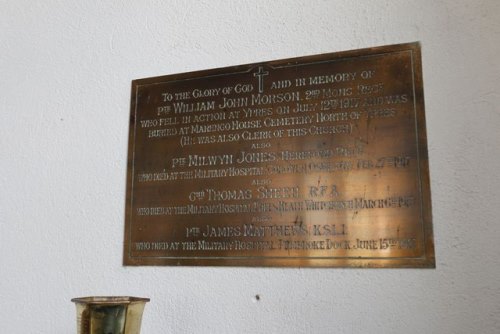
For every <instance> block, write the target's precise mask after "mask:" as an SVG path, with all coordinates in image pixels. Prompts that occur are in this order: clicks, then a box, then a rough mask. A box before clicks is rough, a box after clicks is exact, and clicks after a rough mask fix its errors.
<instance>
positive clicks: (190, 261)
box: [124, 43, 434, 267]
mask: <svg viewBox="0 0 500 334" xmlns="http://www.w3.org/2000/svg"><path fill="white" fill-rule="evenodd" d="M420 66H421V61H420V47H419V45H418V43H412V44H403V45H393V46H386V47H379V48H373V49H366V50H358V51H349V52H344V53H337V54H325V55H319V56H311V57H303V58H296V59H287V60H280V61H274V62H268V63H259V64H250V65H242V66H236V67H232V68H223V69H215V70H208V71H201V72H193V73H187V74H178V75H170V76H164V77H157V78H149V79H140V80H135V81H133V83H132V103H131V104H132V107H131V127H130V136H129V138H130V139H129V167H128V181H127V211H126V224H125V226H126V233H125V249H124V262H125V264H127V265H236V266H238V265H243V266H330V267H337V266H349V267H433V266H434V251H433V241H432V223H431V208H430V190H429V180H428V162H427V148H426V135H425V117H424V110H423V92H422V77H421V68H420Z"/></svg>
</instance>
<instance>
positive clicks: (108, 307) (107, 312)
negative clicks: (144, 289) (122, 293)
mask: <svg viewBox="0 0 500 334" xmlns="http://www.w3.org/2000/svg"><path fill="white" fill-rule="evenodd" d="M71 301H72V302H74V303H75V304H76V321H77V334H140V332H141V321H142V313H143V311H144V306H145V305H146V303H147V302H149V298H138V297H82V298H73V299H71Z"/></svg>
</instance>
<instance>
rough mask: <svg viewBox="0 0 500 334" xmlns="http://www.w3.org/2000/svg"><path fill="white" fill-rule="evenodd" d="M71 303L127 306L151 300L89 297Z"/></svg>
mask: <svg viewBox="0 0 500 334" xmlns="http://www.w3.org/2000/svg"><path fill="white" fill-rule="evenodd" d="M71 301H72V302H73V303H78V304H87V305H127V304H132V303H147V302H149V301H150V299H149V298H143V297H131V296H89V297H78V298H73V299H71Z"/></svg>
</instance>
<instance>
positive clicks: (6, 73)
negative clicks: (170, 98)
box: [0, 0, 500, 334]
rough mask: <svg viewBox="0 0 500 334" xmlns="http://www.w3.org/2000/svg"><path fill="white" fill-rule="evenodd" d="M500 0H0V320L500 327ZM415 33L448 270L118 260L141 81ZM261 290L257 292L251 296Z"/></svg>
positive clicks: (441, 260)
mask: <svg viewBox="0 0 500 334" xmlns="http://www.w3.org/2000/svg"><path fill="white" fill-rule="evenodd" d="M499 17H500V2H499V1H497V0H490V1H487V0H483V1H480V0H468V1H467V0H442V1H431V0H429V1H396V0H394V1H389V0H385V1H372V0H363V1H351V0H349V1H316V0H312V1H311V0H303V1H264V0H261V1H215V0H211V1H184V0H182V1H181V0H175V1H159V0H156V1H129V0H120V1H106V2H104V1H102V2H101V1H74V0H67V1H56V0H46V1H27V0H2V1H0V50H1V51H0V157H1V158H0V327H1V329H0V332H2V333H8V334H17V333H23V334H26V333H36V334H38V333H50V334H67V333H76V320H75V310H74V306H73V304H72V303H71V302H70V299H71V298H72V297H76V296H83V295H102V294H105V295H108V294H111V295H138V296H147V297H151V303H149V304H148V305H147V307H146V311H145V316H144V320H143V331H142V332H143V333H144V334H162V333H402V332H404V333H500V256H499V245H500V241H499V238H500V222H499V220H498V219H499V218H498V217H499V216H500V201H499V195H500V192H499V188H500V173H499V167H500V149H499V146H500V111H499V110H500V108H499V107H498V106H499V105H500V93H499V91H500V88H499V87H500V65H499V61H498V56H499V55H500V43H499V42H500V20H499ZM416 40H419V41H421V43H422V48H423V72H424V90H425V99H426V114H427V132H428V140H429V158H430V172H431V188H432V201H433V217H434V236H435V241H436V257H437V268H436V269H435V270H411V269H409V270H406V269H404V270H403V269H401V270H394V269H392V270H386V269H377V270H358V269H349V270H344V269H273V268H268V269H253V268H210V267H208V268H192V267H185V268H176V267H139V268H136V267H123V266H122V265H121V263H122V243H123V229H124V210H125V174H126V159H127V156H126V152H127V135H128V126H129V124H128V118H129V100H130V81H131V80H132V79H136V78H144V77H149V76H156V75H163V74H173V73H179V72H185V71H194V70H201V69H208V68H214V67H222V66H230V65H237V64H244V63H250V62H258V61H263V60H272V59H279V58H288V57H294V56H304V55H310V54H317V53H324V52H334V51H341V50H349V49H356V48H364V47H370V46H377V45H385V44H394V43H402V42H410V41H416ZM256 295H259V296H260V299H257V298H256Z"/></svg>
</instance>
